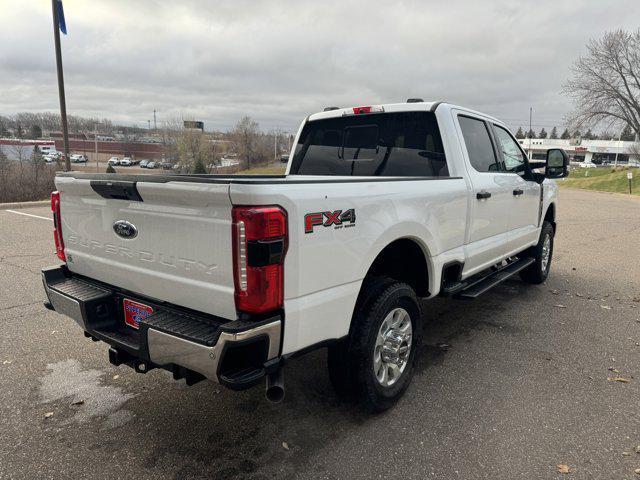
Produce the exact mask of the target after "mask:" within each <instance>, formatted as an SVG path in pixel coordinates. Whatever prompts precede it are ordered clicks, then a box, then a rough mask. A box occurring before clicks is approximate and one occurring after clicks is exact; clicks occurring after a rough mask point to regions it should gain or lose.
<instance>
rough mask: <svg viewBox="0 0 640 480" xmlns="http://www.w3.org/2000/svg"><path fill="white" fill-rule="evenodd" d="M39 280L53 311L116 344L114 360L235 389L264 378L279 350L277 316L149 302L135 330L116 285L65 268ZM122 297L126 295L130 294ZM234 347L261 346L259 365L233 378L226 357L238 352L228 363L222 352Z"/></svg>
mask: <svg viewBox="0 0 640 480" xmlns="http://www.w3.org/2000/svg"><path fill="white" fill-rule="evenodd" d="M42 283H43V285H44V289H45V292H46V294H47V298H48V299H49V303H50V304H51V306H52V307H53V309H54V310H55V311H56V312H58V313H61V314H63V315H66V316H68V317H70V318H72V319H73V320H74V321H75V322H76V323H78V325H80V326H81V327H82V328H83V330H84V331H85V335H86V336H90V337H92V338H94V339H97V340H102V341H105V342H106V343H108V344H110V345H111V346H112V348H115V349H116V350H117V353H119V356H118V358H124V359H126V360H123V361H119V362H118V364H120V363H127V364H130V365H131V366H134V367H135V366H136V365H139V364H140V363H141V362H145V363H146V364H147V367H145V370H146V371H148V367H151V368H153V367H161V368H164V369H166V370H172V371H174V377H175V376H176V369H178V368H182V369H187V370H189V371H192V372H196V373H198V374H200V375H202V376H204V377H206V378H208V379H210V380H213V381H216V382H219V383H222V384H224V385H227V386H229V387H231V388H238V389H239V388H245V387H246V386H250V385H252V384H254V383H255V382H256V381H257V380H259V379H260V378H262V377H263V376H264V374H265V370H264V368H263V365H264V364H265V363H266V362H269V361H273V360H274V359H277V358H278V357H279V354H280V340H281V331H282V320H281V317H280V316H278V315H276V316H274V317H271V318H269V319H265V320H261V321H257V322H247V321H240V320H236V321H228V320H224V319H219V318H209V317H207V316H204V315H203V316H196V315H194V314H193V313H191V312H186V311H184V312H183V311H181V310H180V309H179V308H175V307H171V308H170V307H165V306H164V305H163V304H157V305H156V304H153V303H152V302H150V303H152V304H153V306H154V315H152V316H150V317H148V318H147V319H144V320H142V321H141V323H140V329H139V330H134V329H132V328H131V327H129V326H127V325H125V324H124V321H123V319H122V314H121V312H120V311H119V305H121V304H122V302H121V299H122V298H124V294H122V293H121V292H118V291H117V289H116V288H114V287H110V286H109V285H104V284H100V283H97V282H94V281H92V280H90V279H86V278H84V277H79V276H77V275H73V274H72V273H70V272H69V271H68V270H67V269H66V267H64V266H62V267H50V268H45V269H43V270H42ZM126 296H127V298H130V295H129V294H128V293H127V294H126ZM134 298H135V297H134ZM143 301H144V302H145V303H146V302H147V300H143ZM159 312H162V321H157V320H156V321H152V320H153V318H154V316H155V317H158V316H159ZM194 331H195V332H199V331H200V332H202V331H204V334H203V335H202V336H200V337H198V335H196V334H194V333H193V332H194ZM185 332H188V333H189V334H188V335H187V334H185ZM238 348H244V349H245V351H246V352H249V350H246V349H251V348H255V349H257V350H259V352H260V353H259V354H256V355H255V357H256V359H257V360H255V362H258V363H259V364H256V365H254V367H255V369H254V370H255V371H251V368H247V366H246V365H244V364H243V365H242V368H240V367H238V368H237V370H242V375H240V376H238V375H235V376H234V373H233V369H234V365H229V362H230V361H231V360H230V359H229V358H231V357H233V358H234V360H233V362H236V361H237V360H236V358H239V357H242V355H237V354H236V355H230V356H229V357H228V358H227V359H226V361H225V355H226V354H227V353H228V352H229V351H232V350H234V349H238ZM257 350H256V351H257ZM243 352H244V351H243ZM250 353H253V354H255V352H250ZM249 367H251V365H250V366H249ZM136 370H138V368H136ZM247 371H249V374H247Z"/></svg>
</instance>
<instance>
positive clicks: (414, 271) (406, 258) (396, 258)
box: [364, 236, 433, 297]
mask: <svg viewBox="0 0 640 480" xmlns="http://www.w3.org/2000/svg"><path fill="white" fill-rule="evenodd" d="M432 269H433V266H432V265H431V255H430V253H429V248H428V247H427V245H425V244H424V242H422V241H421V240H420V239H419V238H417V237H415V236H404V237H399V238H395V239H394V240H392V241H389V242H387V243H386V244H385V246H384V247H383V248H381V249H380V250H379V251H378V253H377V254H376V256H375V257H374V259H373V261H372V262H371V263H370V265H369V268H368V269H367V271H366V274H365V276H364V277H365V278H367V277H372V276H379V277H389V278H393V279H394V280H397V281H400V282H404V283H406V284H408V285H410V286H411V287H412V288H413V289H414V291H415V292H416V295H417V296H419V297H426V296H429V290H430V285H429V280H430V279H431V272H432V271H433V270H432Z"/></svg>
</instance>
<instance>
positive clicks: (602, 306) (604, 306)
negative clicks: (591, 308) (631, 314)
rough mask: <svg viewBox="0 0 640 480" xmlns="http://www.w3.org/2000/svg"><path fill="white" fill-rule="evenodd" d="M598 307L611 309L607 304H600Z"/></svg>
mask: <svg viewBox="0 0 640 480" xmlns="http://www.w3.org/2000/svg"><path fill="white" fill-rule="evenodd" d="M600 308H604V309H605V310H611V307H610V306H609V305H600Z"/></svg>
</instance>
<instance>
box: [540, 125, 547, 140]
mask: <svg viewBox="0 0 640 480" xmlns="http://www.w3.org/2000/svg"><path fill="white" fill-rule="evenodd" d="M538 138H547V131H546V130H545V129H544V127H542V130H540V133H539V134H538Z"/></svg>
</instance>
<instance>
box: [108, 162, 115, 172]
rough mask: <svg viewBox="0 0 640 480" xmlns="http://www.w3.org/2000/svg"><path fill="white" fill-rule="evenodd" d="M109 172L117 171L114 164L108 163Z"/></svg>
mask: <svg viewBox="0 0 640 480" xmlns="http://www.w3.org/2000/svg"><path fill="white" fill-rule="evenodd" d="M107 173H116V169H115V168H113V165H111V164H109V165H107Z"/></svg>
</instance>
